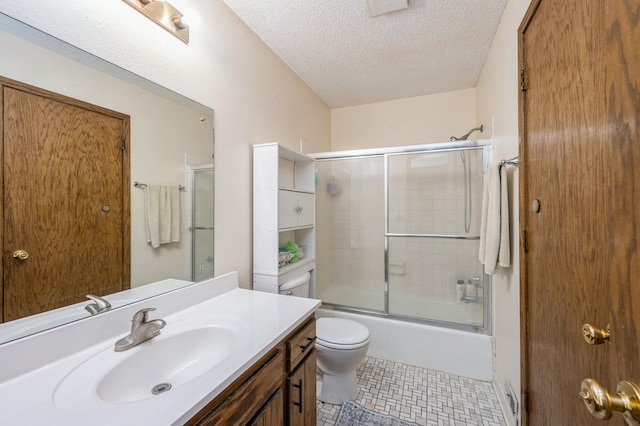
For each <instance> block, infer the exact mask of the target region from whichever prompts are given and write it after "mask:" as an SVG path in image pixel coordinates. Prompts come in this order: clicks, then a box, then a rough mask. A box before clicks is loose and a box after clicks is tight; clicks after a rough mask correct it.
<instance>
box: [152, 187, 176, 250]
mask: <svg viewBox="0 0 640 426" xmlns="http://www.w3.org/2000/svg"><path fill="white" fill-rule="evenodd" d="M144 192H145V216H146V218H145V219H146V220H145V222H146V226H145V228H146V234H147V242H148V243H151V247H153V248H157V247H159V246H160V245H161V244H168V243H174V242H178V241H180V192H179V189H178V187H177V186H175V185H172V186H169V185H147V187H146V189H145V191H144Z"/></svg>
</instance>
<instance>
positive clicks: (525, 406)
mask: <svg viewBox="0 0 640 426" xmlns="http://www.w3.org/2000/svg"><path fill="white" fill-rule="evenodd" d="M522 411H524V412H525V414H526V415H527V417H528V416H529V390H528V389H525V390H524V392H522Z"/></svg>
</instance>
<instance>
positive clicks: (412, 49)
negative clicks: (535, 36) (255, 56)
mask: <svg viewBox="0 0 640 426" xmlns="http://www.w3.org/2000/svg"><path fill="white" fill-rule="evenodd" d="M381 1H383V2H384V1H385V0H381ZM224 2H225V3H226V4H227V5H228V6H229V7H230V8H231V10H233V11H234V12H235V13H236V15H238V16H239V17H240V19H242V20H243V21H244V22H245V23H246V24H247V25H248V26H249V28H251V29H252V30H253V31H254V32H255V33H256V34H257V35H258V37H260V38H261V39H262V40H263V41H264V42H265V43H266V44H267V45H268V46H269V47H270V48H271V49H272V50H273V51H274V52H275V53H276V54H277V55H278V56H279V57H280V58H281V59H282V60H283V61H284V62H285V63H286V64H287V65H289V67H291V69H293V70H294V71H295V72H296V73H297V74H298V75H299V76H300V77H301V78H302V80H304V81H305V82H306V83H307V84H308V85H309V87H310V88H311V89H312V90H313V91H314V92H315V93H316V94H317V95H318V96H320V97H321V98H322V99H323V100H324V101H325V102H326V103H327V104H328V105H329V106H330V107H332V108H339V107H345V106H354V105H361V104H367V103H372V102H379V101H385V100H391V99H400V98H406V97H412V96H420V95H427V94H433V93H442V92H448V91H452V90H460V89H468V88H472V87H475V85H476V82H477V80H478V77H479V76H480V71H481V70H482V66H483V65H484V62H485V59H486V56H487V53H488V52H489V48H490V47H491V42H492V40H493V36H494V34H495V31H496V28H497V26H498V23H499V22H500V17H501V16H502V12H503V10H504V7H505V4H506V0H409V8H408V9H404V10H400V11H397V12H393V13H391V14H387V15H382V16H378V17H376V18H372V17H371V16H370V15H369V11H368V8H367V2H366V0H347V1H339V0H260V1H256V0H224Z"/></svg>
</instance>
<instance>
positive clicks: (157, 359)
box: [54, 320, 243, 407]
mask: <svg viewBox="0 0 640 426" xmlns="http://www.w3.org/2000/svg"><path fill="white" fill-rule="evenodd" d="M242 334H243V333H242V327H239V326H238V324H234V323H233V322H229V321H228V320H225V321H219V320H217V321H211V320H210V321H207V322H206V323H205V324H203V322H202V321H198V322H192V321H178V322H176V324H171V323H170V322H169V320H167V326H165V328H163V329H162V331H161V334H160V335H159V336H157V337H155V338H153V339H151V340H148V341H146V342H144V343H142V344H140V345H138V346H136V347H133V348H131V349H129V350H127V351H124V352H115V351H114V350H113V345H110V346H109V347H108V348H106V349H102V350H100V351H99V352H97V353H96V354H95V355H93V356H91V357H90V358H88V359H87V360H85V361H84V362H83V363H82V364H80V365H79V366H78V367H76V368H75V369H74V370H72V371H71V372H70V373H69V374H68V375H67V376H66V377H65V378H64V379H63V380H62V381H61V382H60V384H59V385H58V387H57V388H56V390H55V394H54V402H55V404H56V405H57V406H59V407H71V406H74V405H77V404H78V396H79V395H83V396H87V395H91V396H92V398H91V399H93V400H94V401H95V400H96V399H97V400H98V402H103V403H106V404H124V403H132V402H136V401H142V400H146V399H148V398H157V397H158V395H160V394H162V393H164V392H172V391H175V390H176V389H177V388H179V387H180V386H182V385H184V384H185V383H188V382H190V381H191V380H193V379H195V378H197V377H199V376H201V375H202V374H204V373H206V372H207V371H209V370H211V369H212V368H215V366H216V365H218V364H219V363H220V362H222V361H224V360H225V359H227V358H228V357H229V356H231V355H232V354H234V353H235V352H236V351H237V350H238V348H239V346H241V342H242V340H243V339H242V337H243V336H242ZM114 343H115V342H114ZM167 384H168V385H169V386H167ZM154 392H155V393H154ZM81 399H84V398H81Z"/></svg>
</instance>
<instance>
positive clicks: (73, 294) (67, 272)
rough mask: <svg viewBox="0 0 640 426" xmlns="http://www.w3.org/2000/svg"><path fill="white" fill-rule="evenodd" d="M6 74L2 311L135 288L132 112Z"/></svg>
mask: <svg viewBox="0 0 640 426" xmlns="http://www.w3.org/2000/svg"><path fill="white" fill-rule="evenodd" d="M0 83H2V117H3V128H2V136H3V141H2V149H3V174H2V191H3V197H2V200H3V203H4V206H3V210H2V214H3V221H2V235H3V239H2V244H3V257H2V262H3V315H2V318H3V320H4V321H10V320H13V319H16V318H21V317H24V316H27V315H32V314H36V313H39V312H43V311H47V310H50V309H54V308H58V307H60V306H65V305H69V304H73V303H77V302H81V301H83V300H86V295H87V294H95V295H99V296H103V295H106V294H110V293H114V292H118V291H121V290H123V289H126V288H129V269H130V268H129V264H130V262H129V173H128V169H129V166H128V153H127V150H124V149H123V147H125V146H126V144H127V142H128V134H129V118H128V116H126V115H123V114H119V113H115V112H112V111H108V110H105V109H102V108H98V107H95V106H92V105H88V104H85V103H82V102H80V101H76V100H73V99H69V98H66V97H63V96H60V95H56V94H53V93H49V92H46V91H42V90H38V89H35V88H32V87H29V86H26V85H23V84H20V83H17V82H12V81H10V80H0ZM16 250H24V251H26V252H27V253H28V258H26V259H24V260H20V259H17V258H14V257H13V253H14V252H15V251H16Z"/></svg>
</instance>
